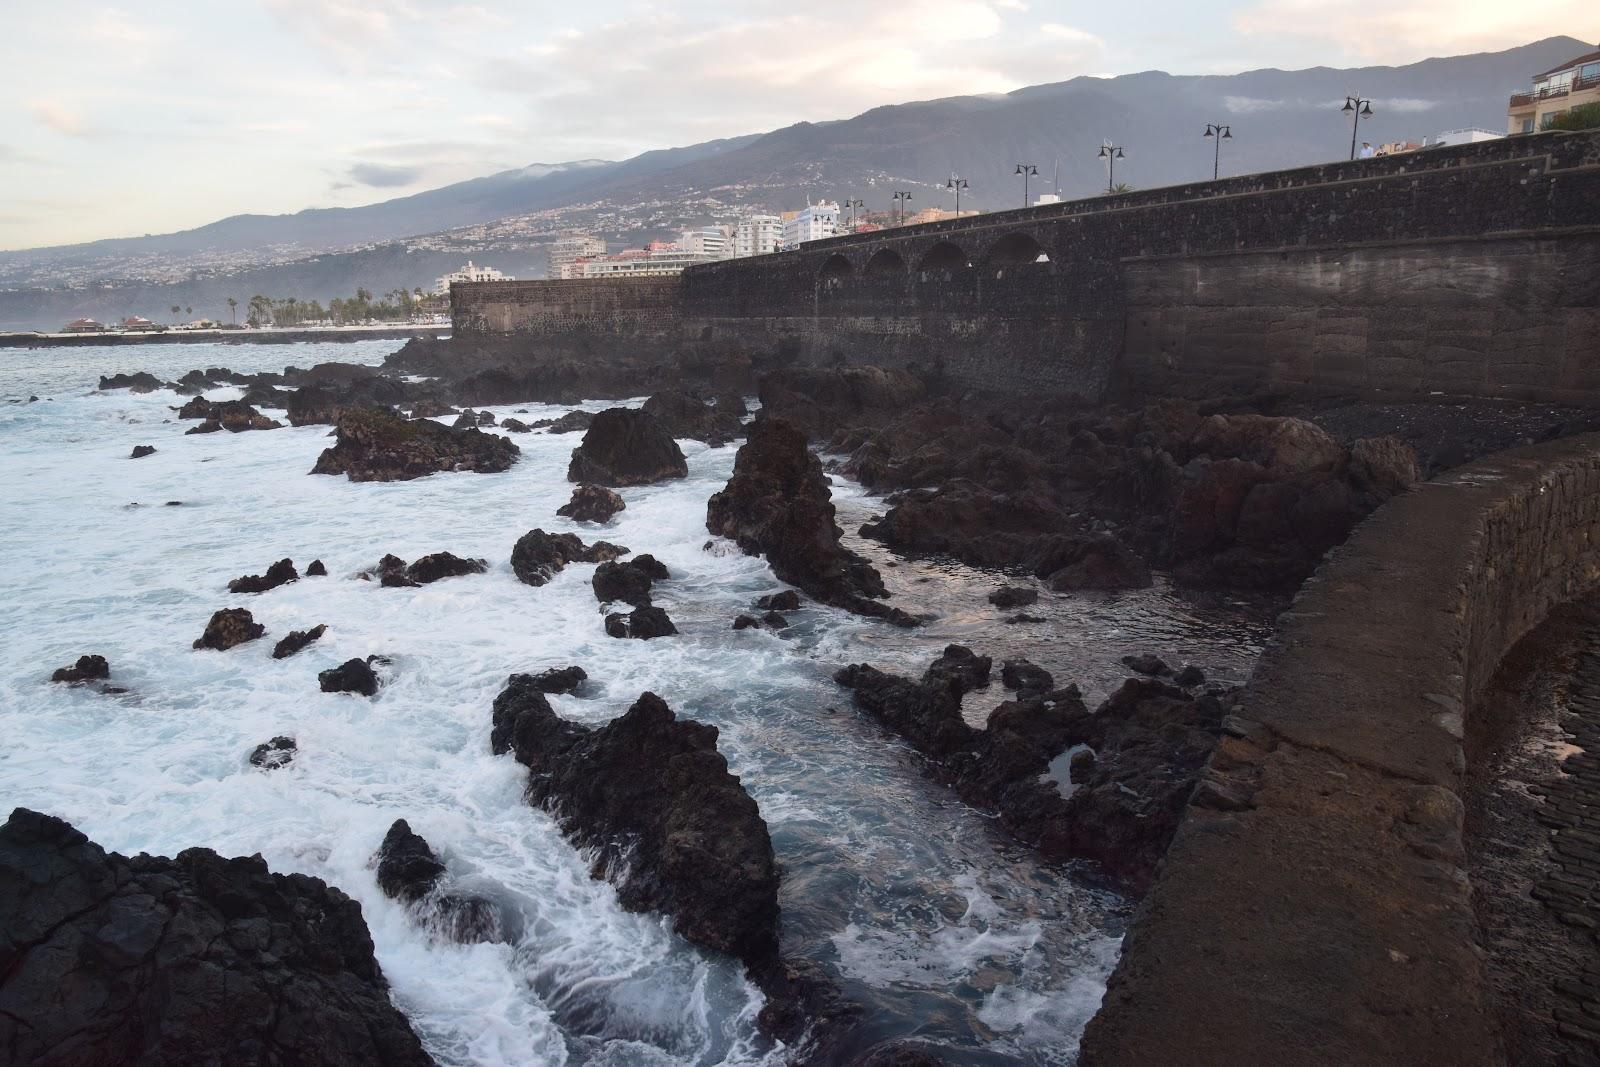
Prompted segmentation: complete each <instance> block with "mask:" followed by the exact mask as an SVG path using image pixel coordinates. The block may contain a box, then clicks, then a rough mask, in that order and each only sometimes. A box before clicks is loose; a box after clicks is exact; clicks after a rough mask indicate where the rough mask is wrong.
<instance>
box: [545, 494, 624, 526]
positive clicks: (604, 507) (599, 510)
mask: <svg viewBox="0 0 1600 1067" xmlns="http://www.w3.org/2000/svg"><path fill="white" fill-rule="evenodd" d="M627 506H628V505H627V504H626V503H624V502H623V499H622V497H621V496H619V495H618V494H617V493H615V492H614V491H612V490H610V489H607V488H606V487H605V486H603V485H580V486H578V487H577V488H576V489H574V490H573V491H572V499H571V500H569V501H567V502H566V503H565V504H563V505H561V506H560V507H559V508H557V509H556V514H557V515H564V516H566V517H567V518H569V519H571V520H573V521H574V522H610V521H611V517H612V516H613V515H615V514H616V513H617V512H619V511H622V510H623V509H624V508H626V507H627Z"/></svg>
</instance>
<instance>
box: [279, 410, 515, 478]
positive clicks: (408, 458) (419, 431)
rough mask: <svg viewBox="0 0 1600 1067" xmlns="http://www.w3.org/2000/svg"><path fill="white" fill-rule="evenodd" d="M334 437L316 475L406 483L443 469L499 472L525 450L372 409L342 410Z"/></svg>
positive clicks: (497, 438) (487, 436)
mask: <svg viewBox="0 0 1600 1067" xmlns="http://www.w3.org/2000/svg"><path fill="white" fill-rule="evenodd" d="M335 436H336V442H335V444H334V445H333V446H332V447H331V448H328V449H325V450H324V451H323V453H322V455H320V456H319V457H317V462H316V466H314V467H312V468H311V473H312V474H343V475H345V476H346V477H348V478H349V479H350V480H351V481H352V482H394V481H408V480H410V479H413V478H425V477H427V476H428V475H430V474H438V473H440V472H442V471H474V472H476V473H479V474H495V473H498V472H500V471H504V470H509V469H510V467H511V464H513V463H514V462H516V459H517V456H518V455H520V454H521V450H520V449H518V448H517V446H516V445H514V444H512V443H511V442H510V441H508V440H506V439H505V438H504V437H500V436H499V435H497V434H489V433H484V432H483V431H482V430H478V429H471V430H452V429H450V428H449V427H446V426H441V425H439V424H438V423H436V422H432V421H430V420H428V419H419V420H413V421H407V420H405V419H402V418H400V417H399V416H397V415H392V414H389V413H388V412H383V411H376V410H370V409H369V410H358V411H346V412H344V413H342V414H341V415H340V416H339V421H338V424H337V427H336V431H335Z"/></svg>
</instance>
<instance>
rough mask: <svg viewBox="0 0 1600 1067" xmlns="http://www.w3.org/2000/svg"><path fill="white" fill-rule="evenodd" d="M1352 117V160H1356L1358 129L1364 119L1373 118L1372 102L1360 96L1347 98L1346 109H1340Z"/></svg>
mask: <svg viewBox="0 0 1600 1067" xmlns="http://www.w3.org/2000/svg"><path fill="white" fill-rule="evenodd" d="M1339 110H1340V111H1343V112H1345V113H1347V114H1348V115H1349V116H1350V158H1351V159H1354V158H1356V129H1357V128H1358V127H1359V126H1360V125H1361V120H1362V119H1370V118H1371V117H1372V101H1371V100H1363V99H1361V97H1360V96H1347V97H1345V98H1344V107H1342V108H1340V109H1339Z"/></svg>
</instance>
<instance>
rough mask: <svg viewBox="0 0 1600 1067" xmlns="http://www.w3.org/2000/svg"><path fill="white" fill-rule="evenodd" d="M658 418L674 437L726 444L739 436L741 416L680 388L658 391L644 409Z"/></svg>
mask: <svg viewBox="0 0 1600 1067" xmlns="http://www.w3.org/2000/svg"><path fill="white" fill-rule="evenodd" d="M641 410H642V411H644V413H645V414H647V415H650V416H652V417H653V418H655V420H656V421H657V422H659V423H660V424H661V427H662V429H664V430H666V431H667V433H668V434H670V435H671V436H673V437H684V438H688V439H690V440H694V441H704V442H706V443H707V444H709V445H722V444H726V443H727V442H729V441H731V440H732V439H733V438H734V437H736V436H738V434H739V431H740V430H741V429H742V427H741V425H740V423H739V418H738V416H736V415H733V414H730V413H729V412H727V411H725V410H723V409H722V408H721V407H720V406H719V407H712V406H711V405H709V404H707V403H705V402H704V401H701V400H697V399H695V398H694V397H692V396H690V395H689V394H688V393H685V392H683V391H682V390H678V389H669V390H667V391H665V392H660V393H656V394H655V395H654V396H652V397H650V399H648V400H646V401H645V402H644V407H643V408H642V409H641Z"/></svg>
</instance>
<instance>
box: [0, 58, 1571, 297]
mask: <svg viewBox="0 0 1600 1067" xmlns="http://www.w3.org/2000/svg"><path fill="white" fill-rule="evenodd" d="M1592 48H1593V45H1592V44H1589V43H1586V42H1584V41H1581V40H1577V39H1575V38H1571V37H1554V38H1548V39H1546V40H1542V41H1537V42H1534V43H1532V44H1528V45H1524V46H1521V47H1518V48H1512V49H1508V50H1506V51H1502V52H1492V53H1481V54H1476V55H1466V56H1454V57H1449V58H1439V59H1428V60H1424V61H1422V62H1419V63H1412V64H1408V65H1405V66H1396V67H1365V68H1359V69H1353V70H1339V69H1333V68H1328V67H1316V68H1312V69H1309V70H1300V71H1283V70H1275V69H1267V70H1255V71H1247V72H1245V73H1241V74H1233V75H1172V74H1167V73H1163V72H1161V71H1147V72H1144V73H1138V74H1129V75H1123V76H1120V77H1115V78H1093V77H1078V78H1073V79H1071V80H1068V81H1064V82H1058V83H1053V84H1048V85H1038V86H1031V87H1028V88H1024V89H1019V90H1016V91H1014V92H1011V93H1007V94H1004V95H995V96H962V97H950V98H946V99H940V100H928V101H919V102H914V103H906V104H899V105H892V106H886V107H878V108H873V109H872V110H870V111H866V112H864V113H862V114H860V115H857V116H855V117H853V118H849V119H843V120H838V121H831V122H820V123H798V124H796V125H793V126H788V127H785V128H782V129H778V130H774V131H771V132H769V133H765V134H757V135H749V136H742V137H733V138H727V139H723V140H717V141H708V142H705V143H703V144H698V145H690V146H686V147H682V148H674V149H666V150H662V151H656V152H646V153H644V154H642V155H639V156H635V157H633V158H631V159H628V160H624V161H621V162H607V161H599V160H581V161H575V162H571V163H564V164H554V165H535V166H532V167H528V168H521V169H518V170H512V171H505V172H502V173H499V174H494V175H489V176H487V177H484V178H478V179H474V180H471V181H466V182H460V183H456V184H453V185H449V186H445V187H443V188H440V189H435V190H431V191H428V192H423V193H418V194H415V195H412V196H406V197H400V198H397V199H394V200H389V201H385V202H383V203H379V204H373V205H369V206H366V207H359V208H330V209H315V210H309V211H303V212H300V213H297V214H294V215H280V216H263V215H239V216H234V217H232V218H228V219H223V220H221V221H219V222H216V223H212V224H210V225H208V226H203V227H200V228H198V229H194V230H188V231H184V232H181V233H176V234H167V235H162V236H154V237H136V238H123V239H116V240H108V241H97V242H93V243H90V244H83V245H71V246H62V247H58V248H49V249H34V250H26V251H16V252H4V253H0V285H3V286H7V287H10V288H12V289H17V288H21V287H24V286H26V287H30V289H31V290H32V291H26V292H0V328H19V327H22V328H53V327H55V326H59V325H60V323H61V322H62V321H65V319H66V318H70V317H73V316H75V315H78V314H87V315H93V316H94V317H97V318H107V317H112V316H115V315H119V314H130V313H135V312H138V313H143V314H152V313H153V312H155V311H156V310H157V309H159V308H164V307H165V306H166V305H168V304H180V305H184V306H194V307H195V309H196V313H197V314H201V313H204V314H208V315H211V316H212V317H223V316H224V315H225V309H224V308H223V307H221V306H219V302H220V301H222V300H224V299H225V297H226V296H227V295H235V296H237V297H239V298H240V299H241V300H243V299H245V298H247V297H248V296H249V295H250V293H252V292H257V291H259V292H267V293H269V294H270V295H276V296H290V295H293V296H297V297H300V298H304V299H319V300H327V299H328V298H330V297H332V296H336V295H344V294H348V293H350V292H353V291H354V289H355V288H356V286H358V285H361V286H365V287H366V288H368V289H373V290H375V291H379V292H382V291H384V290H385V289H388V288H393V287H394V286H398V285H404V286H406V287H407V288H410V287H412V286H415V285H424V286H426V285H428V284H430V283H431V281H432V279H433V278H434V277H435V276H437V275H438V274H439V273H442V272H443V271H444V270H445V269H448V268H449V267H450V266H454V265H458V263H457V262H456V261H458V260H460V259H463V258H465V256H464V255H458V254H455V253H454V252H442V251H440V250H439V249H440V248H455V247H458V245H453V244H451V243H450V242H448V241H445V242H442V243H441V242H433V243H431V244H429V243H427V242H423V244H425V245H426V248H425V249H419V248H416V247H409V248H407V249H403V250H401V249H384V248H381V247H380V248H377V249H368V250H366V251H344V252H338V253H337V254H329V253H330V252H334V251H335V250H352V249H355V248H357V247H359V246H371V245H379V246H381V245H384V244H385V243H387V242H393V241H397V240H399V239H401V238H410V237H415V236H416V235H425V234H433V233H438V232H440V231H448V230H452V229H456V228H460V227H466V226H476V225H481V224H485V223H491V222H495V221H496V220H501V219H506V218H508V217H514V216H519V215H528V214H532V213H536V212H544V213H547V214H548V215H549V216H550V217H549V218H547V219H544V220H543V221H541V223H540V226H542V227H543V229H541V230H538V231H537V232H536V233H535V234H534V236H533V237H531V238H530V237H529V236H528V231H527V229H526V228H524V230H523V231H520V236H519V237H518V238H517V239H516V240H506V241H503V242H502V243H501V244H499V245H493V244H490V245H481V244H480V245H478V246H476V248H477V249H478V252H481V253H482V254H483V255H488V254H489V251H490V250H492V252H493V255H494V261H493V262H494V265H495V266H499V267H501V269H503V270H506V271H508V272H509V273H515V274H518V275H519V276H524V277H526V276H529V275H530V274H531V273H536V272H537V269H538V264H539V262H540V260H541V259H542V255H541V254H540V248H541V247H542V242H543V241H544V240H547V239H548V235H549V234H550V233H553V232H555V231H557V230H559V229H561V228H564V227H567V226H579V227H584V228H587V229H590V230H592V231H594V232H597V233H601V234H603V235H606V236H610V237H613V238H617V237H625V239H627V240H629V241H630V243H638V242H639V241H640V240H643V239H646V238H648V237H655V236H661V235H665V234H668V233H671V232H672V230H673V228H674V227H681V226H688V225H693V224H697V223H701V222H704V221H707V220H708V219H710V218H712V217H715V216H714V215H713V214H712V213H710V209H709V205H715V204H720V205H722V206H723V208H724V209H726V210H734V209H736V208H738V207H740V206H743V207H753V208H765V209H767V210H773V211H778V210H788V209H793V208H796V207H799V206H802V205H803V204H804V203H806V202H807V200H808V199H811V200H815V199H821V198H841V197H847V196H848V197H859V198H861V199H862V200H864V201H865V202H866V207H867V210H869V211H870V210H887V209H888V208H889V206H890V199H889V197H890V193H891V192H893V191H894V190H895V189H908V190H910V191H911V192H912V195H913V199H912V202H911V207H912V209H913V210H916V209H918V208H922V207H930V206H942V207H949V206H951V205H952V201H951V199H950V196H949V194H948V193H947V192H946V191H945V190H944V188H943V185H944V182H945V180H946V178H947V177H949V176H950V175H951V174H952V173H955V174H959V175H961V176H962V177H964V178H966V179H967V180H968V181H969V182H970V186H969V188H968V189H967V190H966V191H965V192H964V193H963V207H966V206H968V205H970V206H972V207H978V208H986V209H994V208H1002V207H1014V206H1018V205H1020V204H1021V203H1022V187H1021V180H1020V179H1019V178H1017V177H1016V176H1015V174H1014V173H1013V172H1014V169H1015V164H1016V163H1018V162H1026V163H1032V164H1035V165H1037V166H1038V168H1039V176H1038V177H1037V178H1035V179H1033V180H1032V184H1031V187H1030V192H1031V193H1032V194H1034V195H1037V194H1038V193H1041V192H1049V191H1051V189H1052V183H1053V182H1059V188H1060V192H1061V194H1062V195H1063V196H1064V197H1067V198H1074V197H1081V196H1090V195H1093V194H1094V193H1096V192H1098V191H1100V190H1102V189H1103V188H1104V187H1105V183H1106V173H1105V170H1104V165H1103V163H1102V162H1101V161H1100V160H1099V159H1098V158H1097V156H1096V152H1097V149H1098V146H1099V145H1100V144H1101V143H1102V141H1103V140H1105V139H1110V140H1112V141H1114V142H1115V143H1116V144H1118V145H1122V146H1124V148H1125V151H1126V157H1125V158H1124V159H1122V160H1120V161H1119V163H1118V166H1117V173H1116V177H1117V180H1118V181H1122V182H1127V183H1128V184H1130V185H1132V186H1134V187H1136V188H1149V187H1152V186H1160V185H1168V184H1174V183H1179V182H1186V181H1194V180H1199V179H1204V178H1209V177H1210V174H1211V163H1212V147H1213V142H1211V141H1208V140H1205V139H1204V138H1203V137H1202V136H1201V134H1202V132H1203V131H1204V129H1205V126H1206V124H1207V123H1226V124H1228V125H1230V126H1231V127H1232V132H1233V137H1232V139H1231V140H1229V141H1227V142H1225V143H1224V144H1223V146H1222V173H1223V174H1224V175H1227V174H1239V173H1249V172H1255V171H1264V170H1275V169H1279V168H1283V167H1291V166H1298V165H1304V164H1312V163H1319V162H1325V161H1328V160H1333V159H1342V158H1345V157H1346V156H1347V155H1348V154H1349V150H1350V122H1349V116H1347V115H1345V114H1343V113H1341V112H1340V110H1339V107H1340V105H1341V103H1342V102H1343V100H1344V97H1345V95H1346V94H1347V93H1359V94H1360V95H1361V96H1363V97H1367V98H1370V99H1371V100H1372V101H1373V110H1374V115H1373V116H1372V118H1371V119H1367V120H1364V121H1363V122H1362V124H1361V127H1360V139H1361V140H1367V141H1371V142H1373V143H1374V144H1378V143H1382V142H1385V141H1391V140H1406V139H1413V140H1421V139H1422V138H1424V137H1433V136H1436V135H1437V134H1439V133H1440V132H1442V131H1445V130H1450V129H1456V128H1460V127H1466V126H1481V127H1486V128H1488V129H1492V130H1497V131H1498V130H1503V129H1504V127H1505V114H1506V98H1507V96H1508V95H1509V94H1510V93H1511V92H1513V91H1515V90H1518V89H1522V88H1525V87H1526V85H1527V84H1528V82H1529V80H1530V78H1531V76H1532V75H1533V74H1534V73H1536V72H1538V71H1542V70H1545V69H1548V68H1550V67H1553V66H1555V65H1557V64H1559V63H1562V62H1565V61H1566V60H1568V59H1571V58H1573V57H1575V56H1577V55H1579V54H1581V53H1583V52H1585V51H1588V50H1590V49H1592ZM539 233H543V234H544V235H545V236H542V237H541V236H538V234H539ZM415 243H416V242H412V244H415ZM459 247H461V248H464V249H466V250H467V251H469V252H471V251H473V249H474V247H475V246H473V245H470V244H464V245H459ZM285 250H288V252H289V254H288V255H287V256H286V255H285ZM269 251H270V252H272V255H271V256H270V257H269V255H268V253H269ZM474 254H478V253H477V252H474ZM219 255H221V256H223V257H228V256H232V257H237V258H240V259H243V260H245V261H246V262H244V263H243V264H242V265H241V266H240V269H238V270H232V269H229V270H218V269H216V268H215V267H214V266H208V267H207V269H206V270H205V271H204V272H203V273H204V274H205V275H207V276H206V277H204V278H201V277H196V278H195V279H193V280H191V281H187V282H178V283H172V284H143V285H137V284H128V283H127V281H126V280H119V279H118V276H117V271H118V270H119V269H122V268H121V267H120V266H119V264H122V263H124V262H132V261H134V260H136V259H148V258H149V257H156V258H158V259H162V258H164V259H166V260H168V261H171V262H175V263H177V264H179V265H180V266H181V264H182V263H184V262H193V263H194V264H195V265H196V266H198V265H199V264H200V262H201V261H202V260H203V259H205V257H207V256H210V257H213V258H212V260H211V262H212V263H214V262H216V258H215V257H217V256H219ZM255 255H259V256H261V257H262V258H261V259H260V261H259V263H257V264H251V263H249V262H248V260H249V258H250V257H251V256H255ZM286 259H289V260H292V262H285V260H286ZM86 271H89V272H97V273H95V274H94V277H95V280H96V281H98V282H100V283H101V285H100V287H97V288H88V289H86V288H83V287H82V286H83V284H84V283H83V281H82V278H83V277H84V274H85V272H86ZM69 273H72V274H74V276H75V277H77V278H78V279H79V281H78V282H77V283H76V285H77V286H78V287H76V288H73V289H71V290H68V291H61V289H60V287H61V286H62V284H63V281H64V279H65V278H66V277H67V275H68V274H69ZM219 275H220V276H219ZM107 285H109V288H106V287H105V286H107ZM50 287H55V288H56V291H55V292H51V293H48V294H47V293H43V292H39V291H38V289H40V288H50Z"/></svg>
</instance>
